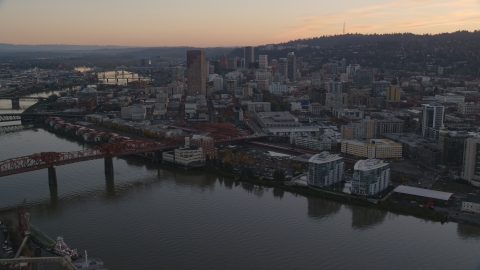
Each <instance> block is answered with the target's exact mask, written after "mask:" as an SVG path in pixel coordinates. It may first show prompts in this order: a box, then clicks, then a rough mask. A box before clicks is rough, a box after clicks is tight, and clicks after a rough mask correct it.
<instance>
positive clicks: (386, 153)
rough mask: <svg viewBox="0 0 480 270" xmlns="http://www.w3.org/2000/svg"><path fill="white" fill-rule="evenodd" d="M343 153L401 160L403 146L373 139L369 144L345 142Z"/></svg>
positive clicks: (342, 144) (342, 145)
mask: <svg viewBox="0 0 480 270" xmlns="http://www.w3.org/2000/svg"><path fill="white" fill-rule="evenodd" d="M341 152H342V153H345V154H349V155H354V156H357V157H366V158H382V159H383V158H400V157H402V145H401V144H400V143H396V142H393V141H390V140H386V139H371V140H370V141H369V142H360V141H354V140H343V141H342V142H341Z"/></svg>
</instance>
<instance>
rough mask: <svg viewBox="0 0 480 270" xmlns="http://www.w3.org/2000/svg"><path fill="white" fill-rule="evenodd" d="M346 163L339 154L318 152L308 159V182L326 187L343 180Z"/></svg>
mask: <svg viewBox="0 0 480 270" xmlns="http://www.w3.org/2000/svg"><path fill="white" fill-rule="evenodd" d="M343 173H344V164H343V158H342V157H340V156H339V155H331V154H329V153H328V152H322V153H320V154H316V155H314V156H313V157H311V158H310V159H309V160H308V180H307V181H308V184H309V185H311V186H315V187H326V186H330V185H333V184H335V183H338V182H340V181H342V180H343Z"/></svg>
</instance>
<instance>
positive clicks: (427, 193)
mask: <svg viewBox="0 0 480 270" xmlns="http://www.w3.org/2000/svg"><path fill="white" fill-rule="evenodd" d="M395 192H397V193H403V194H408V195H414V196H420V197H425V198H432V199H437V200H444V201H448V200H449V199H450V197H451V196H452V195H453V193H449V192H443V191H436V190H431V189H425V188H416V187H409V186H398V187H397V188H395Z"/></svg>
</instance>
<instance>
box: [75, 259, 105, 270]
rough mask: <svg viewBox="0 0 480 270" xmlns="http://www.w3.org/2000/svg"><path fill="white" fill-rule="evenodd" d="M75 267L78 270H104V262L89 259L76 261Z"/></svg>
mask: <svg viewBox="0 0 480 270" xmlns="http://www.w3.org/2000/svg"><path fill="white" fill-rule="evenodd" d="M74 264H75V267H76V268H77V269H88V270H95V269H97V270H98V269H103V261H102V260H100V259H94V258H89V259H88V260H86V259H80V260H77V261H75V263H74Z"/></svg>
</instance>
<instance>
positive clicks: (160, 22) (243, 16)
mask: <svg viewBox="0 0 480 270" xmlns="http://www.w3.org/2000/svg"><path fill="white" fill-rule="evenodd" d="M344 23H345V25H346V30H345V33H361V34H373V33H379V34H382V33H394V32H395V33H404V32H410V33H414V34H426V33H430V34H436V33H442V32H453V31H457V30H468V31H473V30H477V29H478V25H480V1H478V0H440V1H438V0H437V1H433V0H407V1H399V0H391V1H377V0H366V1H363V2H361V3H358V2H356V1H353V0H345V1H343V2H342V3H341V4H340V3H336V2H329V3H324V2H311V1H306V0H298V1H291V2H279V1H271V0H265V1H261V2H259V1H253V0H244V1H241V2H235V3H233V2H227V3H226V2H225V1H219V0H206V1H189V0H180V1H175V2H172V1H171V2H166V3H163V2H153V3H152V2H151V1H147V0H139V1H135V2H132V1H126V0H117V1H111V0H103V1H94V0H84V1H78V2H70V1H68V2H65V1H61V0H44V1H33V0H24V1H13V0H0V33H2V35H1V36H0V43H11V44H75V45H119V46H145V47H153V46H196V47H215V46H245V45H254V46H257V45H262V44H269V43H280V42H286V41H289V40H295V39H301V38H310V37H318V36H322V35H335V34H342V33H343V25H344Z"/></svg>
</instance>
